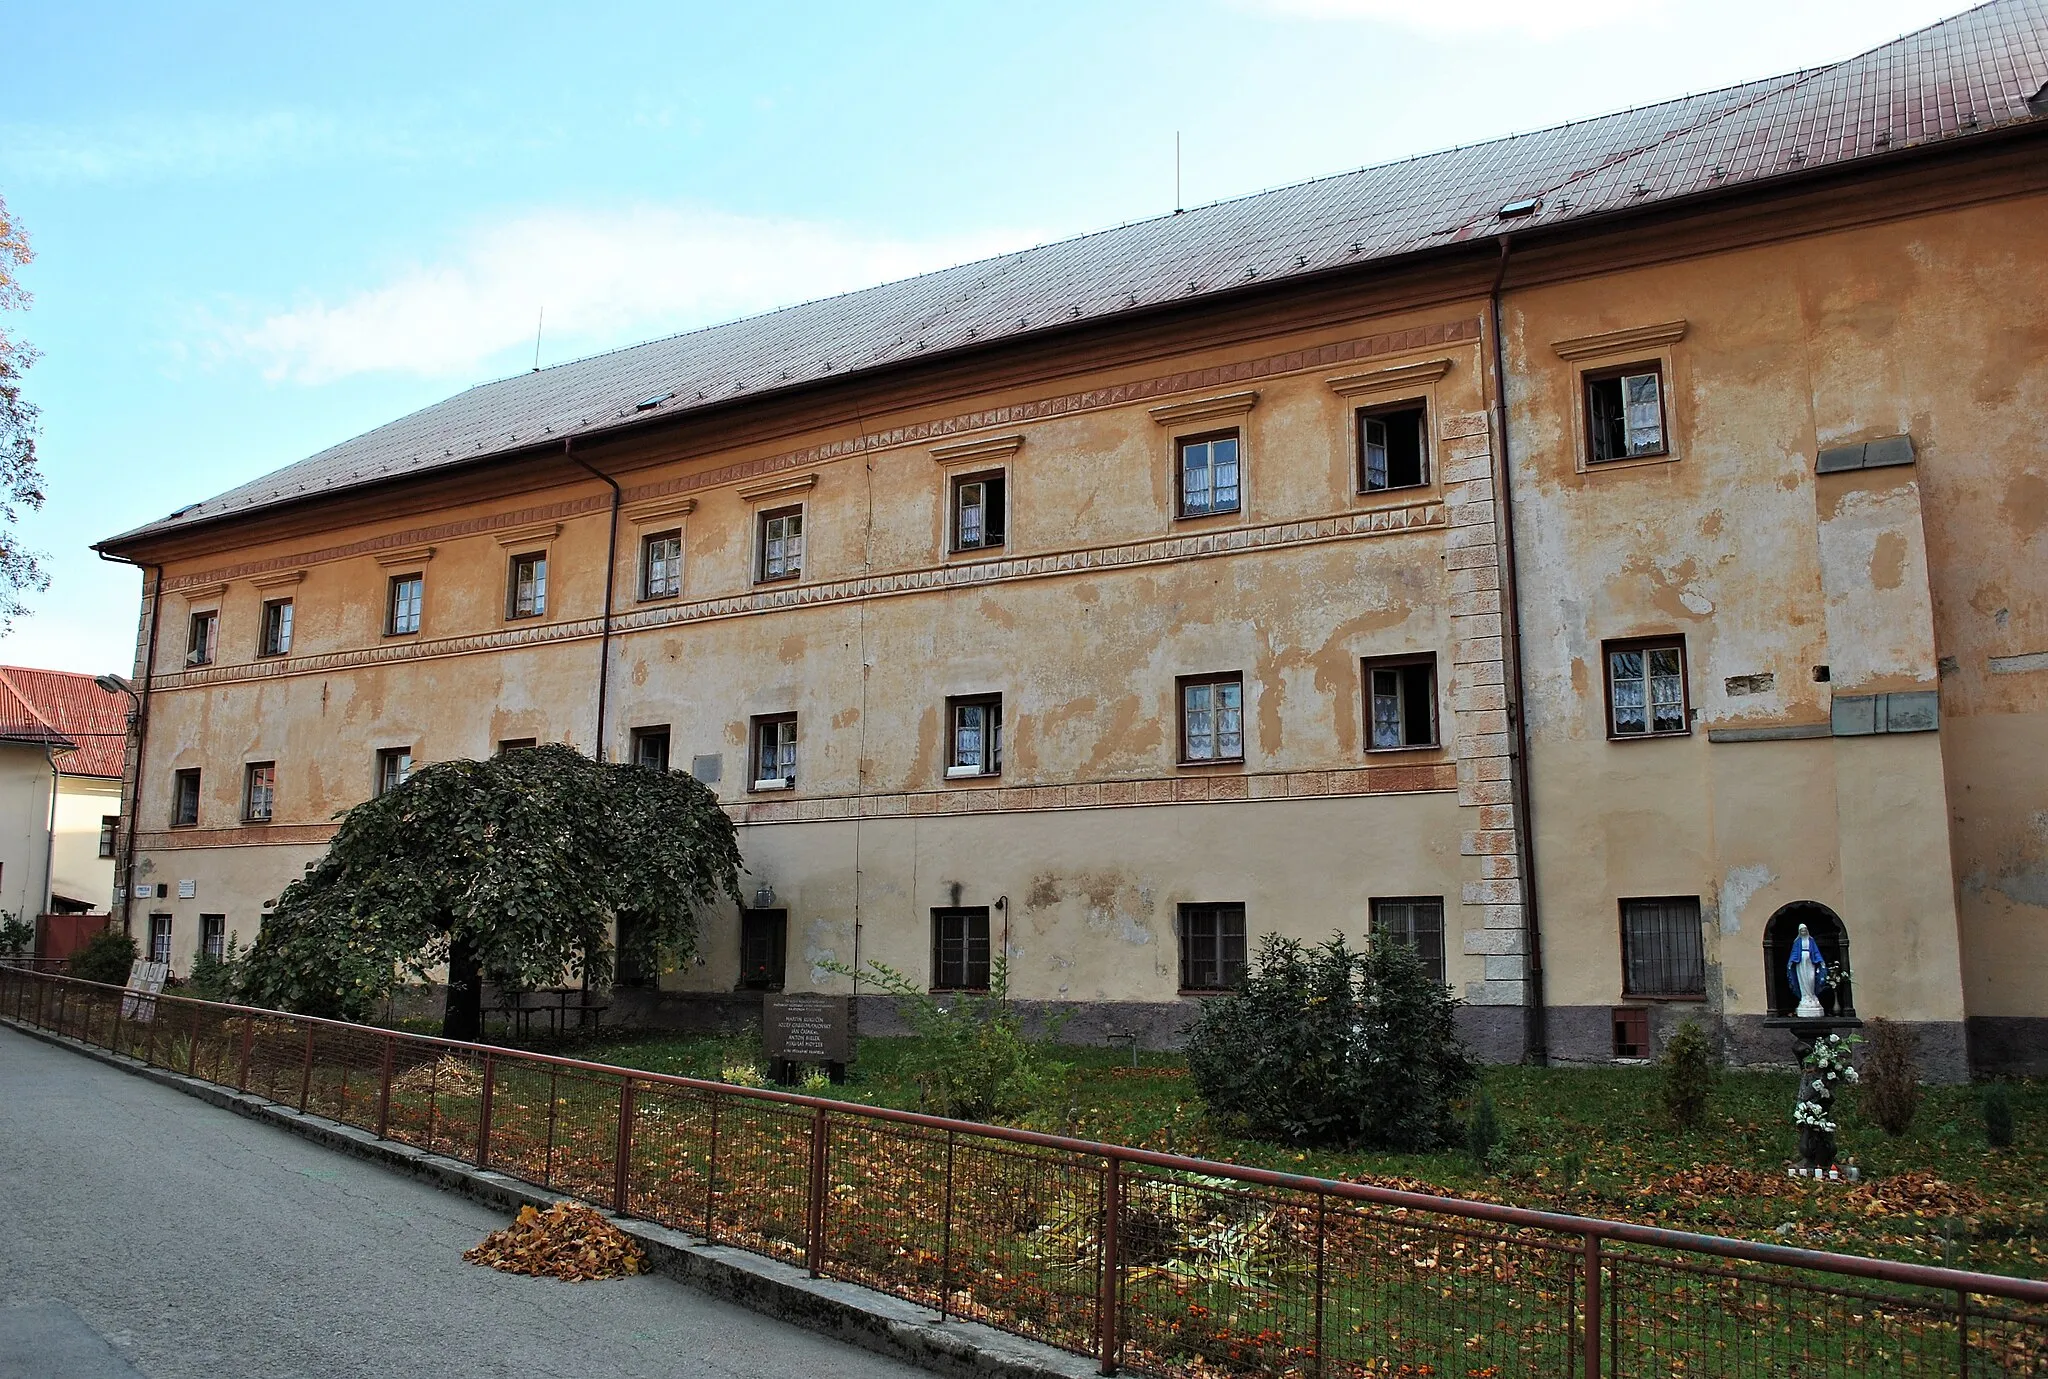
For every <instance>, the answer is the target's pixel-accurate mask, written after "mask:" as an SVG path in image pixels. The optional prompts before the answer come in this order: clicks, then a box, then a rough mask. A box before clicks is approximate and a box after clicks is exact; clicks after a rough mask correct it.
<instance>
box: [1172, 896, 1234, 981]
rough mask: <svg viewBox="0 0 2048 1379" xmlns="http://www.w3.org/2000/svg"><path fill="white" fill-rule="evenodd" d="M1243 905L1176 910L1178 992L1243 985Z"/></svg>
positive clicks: (1188, 906)
mask: <svg viewBox="0 0 2048 1379" xmlns="http://www.w3.org/2000/svg"><path fill="white" fill-rule="evenodd" d="M1244 969H1245V938H1244V906H1243V905H1183V906H1181V907H1180V989H1181V990H1183V991H1228V990H1230V989H1231V988H1232V987H1235V986H1237V985H1239V984H1240V983H1242V982H1243V981H1244Z"/></svg>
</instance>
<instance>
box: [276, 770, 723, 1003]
mask: <svg viewBox="0 0 2048 1379" xmlns="http://www.w3.org/2000/svg"><path fill="white" fill-rule="evenodd" d="M739 870H740V854H739V844H738V841H737V839H736V836H735V833H734V830H733V825H732V821H731V820H730V819H728V818H727V817H726V814H725V811H724V810H722V809H720V808H719V807H718V802H717V799H716V798H715V797H714V796H713V795H712V793H711V792H710V791H709V790H706V789H705V788H704V787H703V786H702V785H700V784H699V783H698V782H697V781H695V780H693V779H691V778H690V777H689V776H687V775H684V774H682V773H681V772H667V771H655V770H651V769H648V768H646V767H642V766H628V765H614V764H607V763H603V762H597V761H593V760H591V759H590V758H589V757H586V756H584V755H583V754H582V753H580V752H578V751H576V750H575V749H573V748H570V747H561V746H547V747H537V748H533V749H531V750H527V751H516V752H507V753H504V754H502V755H500V756H496V757H492V758H491V759H489V760H487V761H446V762H439V763H436V764H435V765H432V766H427V767H424V768H422V769H421V770H419V771H417V772H415V773H414V774H413V776H412V778H411V779H410V780H408V781H406V782H405V784H403V785H401V786H399V787H398V788H397V789H395V790H392V791H389V792H388V793H386V794H384V795H380V796H378V797H377V798H376V799H373V800H370V801H367V802H366V803H363V804H359V805H357V806H356V807H355V808H353V809H351V810H349V811H348V812H347V813H346V814H344V815H343V816H342V822H341V829H340V831H339V832H337V833H336V834H335V836H334V841H333V842H332V843H331V844H330V845H329V847H328V849H327V853H326V855H325V856H323V857H322V858H321V859H320V860H319V861H318V862H316V863H315V864H314V865H313V867H312V868H311V869H310V870H309V871H308V872H307V873H306V875H305V877H304V878H303V879H301V880H298V881H294V882H293V883H292V884H291V885H290V886H288V887H286V888H285V892H284V894H283V895H282V896H281V897H279V899H278V903H277V908H276V910H275V911H274V912H273V913H272V914H271V915H270V916H269V917H268V918H267V919H265V920H264V922H263V928H262V932H261V933H260V934H259V935H258V936H257V939H256V944H255V947H254V948H252V949H251V950H250V953H249V957H248V961H247V968H246V970H245V975H244V977H243V979H242V985H241V992H240V994H241V996H242V998H243V999H245V1000H248V1001H251V1002H253V1003H255V1004H259V1005H267V1006H275V1007H280V1008H282V1009H286V1010H296V1011H301V1012H303V1013H305V1014H309V1015H326V1016H331V1017H335V1018H340V1019H352V1020H360V1019H364V1018H366V1017H367V1016H368V1015H369V1014H370V1013H371V1012H372V1011H373V1010H374V1009H375V1008H376V1006H377V1003H378V1002H379V1001H381V1000H382V999H384V997H385V996H387V995H388V994H390V992H391V991H392V990H393V989H394V988H395V987H396V986H397V985H398V984H399V983H400V982H402V981H407V980H424V979H425V978H426V976H427V975H428V973H429V972H430V971H431V970H432V969H434V968H436V967H440V966H443V965H445V966H446V968H447V972H448V1006H447V1013H446V1015H445V1016H444V1017H443V1021H442V1033H443V1034H444V1035H445V1036H446V1037H448V1038H450V1039H474V1038H476V1037H477V1036H478V1035H479V1034H480V1033H481V1032H482V1025H483V984H484V983H485V982H490V983H492V984H494V985H496V986H499V987H501V988H504V989H507V990H512V991H530V990H533V989H535V988H537V987H542V986H554V985H560V984H562V983H565V982H566V981H568V980H569V979H570V978H571V977H572V976H574V975H580V976H582V977H584V978H586V979H587V980H589V981H590V982H591V983H593V984H595V985H604V984H606V983H609V982H610V981H611V979H612V975H613V973H614V972H615V971H616V970H618V969H619V968H620V967H624V968H626V969H627V970H629V971H630V970H637V971H643V972H654V971H659V970H660V969H661V967H662V966H663V965H664V964H665V963H673V962H679V961H681V960H683V959H684V958H687V957H688V956H689V955H690V954H691V953H693V952H694V951H695V948H696V941H697V919H696V916H697V913H698V911H699V910H700V909H702V908H703V907H704V906H705V905H707V904H710V903H712V902H713V901H715V900H717V899H718V898H719V897H721V896H726V897H730V898H732V899H733V900H735V901H737V900H738V899H739Z"/></svg>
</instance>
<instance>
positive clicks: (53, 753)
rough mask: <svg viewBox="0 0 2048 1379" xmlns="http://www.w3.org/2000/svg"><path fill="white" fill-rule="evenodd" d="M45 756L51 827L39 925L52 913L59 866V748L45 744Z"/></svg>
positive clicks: (46, 833) (46, 838) (47, 834)
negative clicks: (55, 873)
mask: <svg viewBox="0 0 2048 1379" xmlns="http://www.w3.org/2000/svg"><path fill="white" fill-rule="evenodd" d="M43 756H44V757H45V758H47V759H48V760H49V763H50V825H49V827H48V828H46V829H45V830H44V831H43V908H42V909H41V910H39V911H38V912H37V914H36V919H37V921H38V923H40V922H41V919H42V917H43V916H44V915H46V914H48V913H49V912H50V899H51V897H52V896H54V895H55V894H56V893H57V883H56V882H55V880H53V879H52V877H51V875H50V869H51V868H52V867H54V866H56V865H57V779H58V778H57V748H56V747H55V745H53V744H51V743H48V742H45V743H44V744H43Z"/></svg>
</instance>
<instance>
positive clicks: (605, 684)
mask: <svg viewBox="0 0 2048 1379" xmlns="http://www.w3.org/2000/svg"><path fill="white" fill-rule="evenodd" d="M574 445H575V443H574V441H572V440H569V439H567V438H565V439H564V440H563V441H562V454H563V455H565V456H567V457H568V459H569V460H571V461H572V462H574V463H575V464H577V465H580V466H581V467H582V468H584V469H585V470H588V471H589V472H590V473H591V474H592V475H594V476H596V477H597V478H599V479H602V480H604V482H605V484H606V485H607V486H609V487H610V489H611V491H612V525H611V534H610V535H609V536H607V537H606V538H605V547H604V617H603V619H602V620H601V622H600V627H601V628H602V630H601V631H600V632H599V634H598V639H597V759H598V760H599V761H603V760H604V726H605V697H606V692H607V691H608V690H609V688H610V686H611V676H612V588H613V585H614V583H615V582H616V581H617V579H618V574H619V499H620V497H621V496H622V495H621V494H620V491H619V481H618V480H617V479H614V478H613V477H612V476H611V475H609V474H607V473H605V472H604V471H603V470H601V469H599V468H597V467H596V466H595V465H593V464H591V463H590V462H589V461H588V460H586V459H584V458H583V457H582V456H581V455H578V454H577V453H576V451H575V448H574Z"/></svg>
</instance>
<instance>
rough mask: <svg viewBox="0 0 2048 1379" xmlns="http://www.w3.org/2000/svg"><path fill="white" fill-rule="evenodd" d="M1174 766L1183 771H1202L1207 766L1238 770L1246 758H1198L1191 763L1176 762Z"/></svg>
mask: <svg viewBox="0 0 2048 1379" xmlns="http://www.w3.org/2000/svg"><path fill="white" fill-rule="evenodd" d="M1174 765H1175V766H1177V767H1179V768H1180V769H1182V770H1188V769H1194V770H1200V769H1201V768H1203V767H1205V766H1222V767H1228V768H1231V769H1237V768H1240V767H1242V766H1243V765H1244V758H1243V757H1200V758H1197V759H1194V760H1191V761H1176V762H1175V763H1174Z"/></svg>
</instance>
